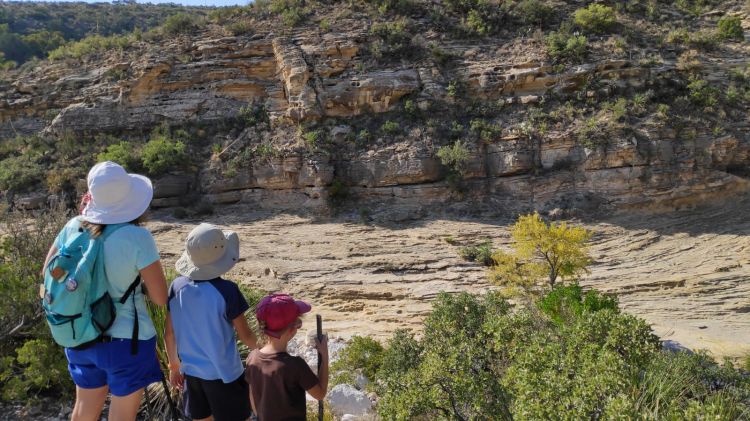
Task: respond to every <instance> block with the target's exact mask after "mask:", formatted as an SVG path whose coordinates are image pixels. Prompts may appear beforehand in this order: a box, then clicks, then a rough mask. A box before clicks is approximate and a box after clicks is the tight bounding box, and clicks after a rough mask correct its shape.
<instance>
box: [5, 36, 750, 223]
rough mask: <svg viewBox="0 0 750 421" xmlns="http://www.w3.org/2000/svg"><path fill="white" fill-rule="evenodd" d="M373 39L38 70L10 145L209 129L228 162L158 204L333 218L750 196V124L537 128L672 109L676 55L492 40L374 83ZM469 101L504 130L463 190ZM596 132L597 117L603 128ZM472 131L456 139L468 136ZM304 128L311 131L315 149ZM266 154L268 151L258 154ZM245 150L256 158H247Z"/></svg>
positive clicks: (122, 57) (733, 55)
mask: <svg viewBox="0 0 750 421" xmlns="http://www.w3.org/2000/svg"><path fill="white" fill-rule="evenodd" d="M368 37H370V35H369V34H368V32H367V31H365V30H361V31H360V30H357V28H353V29H352V31H351V32H330V33H326V34H321V33H320V31H311V30H300V31H296V32H287V33H286V34H284V35H278V34H276V33H274V32H265V33H256V34H254V35H252V36H219V35H218V34H217V33H216V31H211V30H206V31H204V32H202V33H201V34H198V35H194V36H191V37H188V36H184V37H180V38H177V39H174V40H171V41H169V42H167V43H165V44H164V45H147V44H146V43H143V42H142V43H140V44H138V45H137V46H136V47H134V49H133V51H129V52H128V53H127V54H124V53H120V54H109V55H106V56H105V57H102V58H101V59H100V60H90V61H88V62H85V63H83V64H80V65H75V66H73V65H71V64H69V63H65V62H62V63H59V62H58V63H45V64H41V65H39V66H38V67H37V68H36V69H33V70H32V71H27V72H25V73H19V75H18V78H17V79H16V80H14V81H12V82H10V83H5V85H4V86H3V87H2V88H3V89H2V92H1V93H0V121H1V123H0V136H2V137H4V138H9V137H12V136H13V135H15V134H19V133H20V134H32V133H36V132H43V133H45V134H46V135H49V136H62V135H65V134H67V135H71V134H72V135H73V136H79V137H85V136H90V135H91V134H93V133H110V134H114V135H117V136H124V137H128V136H139V135H143V133H147V132H148V131H149V130H151V129H152V128H154V127H156V126H158V125H160V124H164V123H167V124H169V125H172V126H190V127H193V128H196V127H197V128H199V129H201V128H208V129H215V130H214V131H213V132H212V133H218V134H216V135H215V137H214V138H213V140H209V142H207V143H206V145H209V144H212V143H213V144H218V145H219V146H221V148H220V149H221V150H222V152H221V153H220V154H217V153H216V152H215V151H214V153H213V155H212V156H209V155H210V154H211V153H210V152H209V151H208V149H209V148H208V147H194V152H195V156H196V159H197V161H198V164H199V165H198V167H200V170H198V171H196V173H195V174H191V175H189V176H174V175H173V176H170V177H167V178H165V179H164V180H159V181H158V182H157V185H158V186H159V187H160V188H159V189H158V194H157V200H156V201H155V205H156V206H174V205H178V204H180V203H181V198H182V197H184V196H185V195H187V194H200V195H203V196H204V197H205V198H206V199H207V200H209V201H211V202H214V203H238V202H240V203H250V204H254V205H256V206H261V207H273V208H276V207H287V208H295V209H299V208H309V209H325V208H327V207H328V206H329V205H330V203H331V200H332V199H335V197H331V191H332V190H331V186H332V185H343V186H345V188H346V191H347V193H348V197H352V198H356V199H357V200H358V201H360V203H364V204H365V205H364V206H381V205H387V206H401V207H403V208H404V209H411V210H413V211H414V213H413V214H414V215H420V214H422V213H424V212H428V211H435V210H445V209H455V210H458V211H463V210H465V209H468V208H471V209H474V210H479V211H481V210H499V209H501V210H507V211H522V210H529V209H537V210H543V211H550V210H552V209H555V208H560V209H563V210H566V209H567V210H571V211H574V210H587V211H589V210H596V209H599V210H603V209H610V208H623V207H631V206H636V207H644V206H660V205H665V206H673V205H675V204H677V205H680V204H689V203H692V202H696V201H703V200H706V199H708V198H710V197H724V196H727V195H730V194H733V193H735V192H739V191H746V190H748V188H750V183H748V181H747V179H746V178H743V177H742V176H741V175H742V173H743V171H741V170H738V169H741V168H744V167H746V166H747V164H748V162H749V161H750V137H749V136H748V128H749V127H748V122H747V119H746V118H741V119H735V117H733V116H727V115H726V114H725V115H724V117H721V116H718V117H716V118H718V119H722V118H723V119H724V120H725V121H724V123H725V125H724V128H723V129H722V130H716V129H713V130H712V129H711V128H709V127H703V128H701V127H698V128H691V129H689V130H686V129H684V127H682V128H675V127H674V125H670V124H669V122H668V121H667V122H666V123H665V122H664V121H660V120H659V117H658V116H657V115H656V113H655V112H654V111H653V107H652V108H649V109H647V110H646V111H645V112H641V113H640V114H638V115H637V117H634V118H632V119H630V120H628V121H627V122H626V123H621V124H619V125H620V128H619V129H618V130H610V131H607V132H605V133H603V134H602V133H599V134H598V136H600V137H601V138H603V141H598V142H593V143H592V142H587V141H586V139H583V137H582V136H581V134H580V133H581V127H582V126H583V125H584V123H582V122H581V121H580V119H576V118H572V119H569V120H565V119H563V118H557V119H556V120H555V119H552V120H549V123H545V126H544V128H543V129H540V128H539V127H533V125H534V122H533V119H532V118H531V117H529V114H530V113H531V112H534V111H535V110H537V111H538V110H549V109H550V107H549V104H551V103H557V104H560V107H562V106H563V104H565V103H566V102H567V104H568V107H571V108H575V107H578V106H579V105H576V104H582V105H581V106H582V107H586V106H587V105H586V104H589V105H590V103H591V101H600V102H603V101H606V100H607V99H610V98H615V97H616V96H617V95H631V94H632V93H633V92H636V93H637V92H648V93H649V94H653V93H654V92H656V95H662V96H669V95H670V94H669V93H670V92H675V90H679V89H680V88H679V87H677V88H675V86H678V85H679V79H680V77H681V76H680V74H679V72H678V70H677V69H676V67H677V65H676V54H674V53H672V54H671V55H670V54H669V53H664V54H662V55H661V56H660V59H659V60H658V64H657V65H654V64H653V63H645V62H644V60H636V59H632V60H630V59H620V58H612V57H607V56H606V55H597V56H592V57H590V60H589V62H587V63H585V64H580V65H574V66H567V67H565V66H553V65H552V63H551V62H550V61H549V60H546V59H545V58H544V57H543V56H541V55H540V54H539V53H538V51H536V52H535V50H534V49H533V48H531V49H527V50H525V51H524V52H523V53H518V52H514V51H513V49H512V48H505V47H506V46H504V45H503V42H504V41H500V40H484V41H477V43H476V44H475V45H469V46H467V45H460V44H457V43H452V44H451V43H447V44H446V45H445V46H443V48H444V49H445V50H446V51H447V52H448V53H449V54H451V55H452V57H453V61H452V64H451V65H450V66H448V67H446V66H441V65H439V64H436V63H435V62H433V61H429V60H415V61H413V62H410V61H404V60H402V61H400V62H398V63H396V62H395V61H394V62H392V63H391V64H388V63H386V64H383V65H380V66H375V67H374V68H368V67H367V63H370V61H368V60H367V54H368V52H367V48H368ZM514 42H515V44H514V45H516V47H517V46H518V45H517V44H519V43H518V41H517V40H516V41H514ZM528 42H529V43H530V45H533V43H534V41H533V40H528ZM662 53H663V52H662ZM745 53H746V51H745V49H744V48H743V47H738V48H737V49H735V50H732V51H728V52H727V51H723V52H721V53H716V54H715V57H713V58H714V60H713V62H712V63H707V64H706V68H705V69H706V70H705V73H706V74H708V75H709V79H711V78H713V79H714V80H716V81H717V82H716V83H717V84H718V86H724V85H726V83H727V79H726V77H727V76H726V74H727V72H728V71H729V69H730V68H732V67H736V66H738V65H744V64H745V63H744V61H745V57H746V55H745ZM112 74H118V75H120V76H119V79H118V78H114V79H113V78H112V77H111V75H112ZM592 81H595V82H596V83H592ZM683 88H684V87H683ZM670 89H671V90H670ZM457 91H459V93H456V92H457ZM407 99H408V102H409V107H410V109H409V110H406V108H405V106H406V102H407ZM587 99H588V100H590V101H589V102H588V103H587V102H586V100H587ZM568 101H573V103H572V105H571V102H568ZM576 101H577V102H576ZM477 102H481V103H483V104H491V105H492V106H493V107H495V108H494V110H495V111H492V112H490V113H489V114H487V113H485V115H488V117H487V120H488V121H490V123H491V124H493V125H495V126H496V127H497V129H496V130H493V131H490V132H489V134H488V135H486V136H485V135H483V136H482V137H481V139H478V140H477V141H475V142H474V141H469V142H468V143H467V148H468V153H469V159H468V163H467V165H466V167H465V168H464V169H463V170H462V172H461V179H462V180H461V183H460V186H459V187H457V186H456V185H455V183H452V182H449V181H447V179H446V177H447V176H449V175H450V174H449V173H450V172H449V171H448V168H447V167H446V166H444V165H443V164H442V163H441V160H440V159H439V158H438V156H437V150H438V147H439V146H441V145H444V144H446V143H450V139H451V137H450V135H447V136H446V135H444V134H440V131H439V130H435V129H434V128H431V125H432V126H434V125H435V124H436V123H435V121H437V123H441V120H445V121H442V122H443V123H445V122H447V121H448V120H449V119H451V118H453V117H452V116H454V115H455V112H454V111H451V110H453V109H456V108H463V107H469V106H474V104H475V103H477ZM251 106H254V107H261V109H262V110H263V112H264V113H266V114H267V118H268V126H266V127H265V128H259V127H245V128H244V129H243V128H239V129H238V128H236V127H235V128H231V129H227V130H225V131H221V130H220V129H217V128H221V127H224V126H226V125H227V122H228V121H232V120H233V119H234V120H237V119H240V120H242V119H243V118H244V113H246V112H247V111H246V110H247V109H249V107H251ZM545 107H546V108H545ZM576 111H577V110H572V111H571V112H572V113H575V112H576ZM743 112H744V111H743ZM743 112H738V113H737V114H735V116H736V115H744V114H743ZM378 115H382V116H383V117H378ZM414 115H419V118H417V117H414V118H412V117H410V116H414ZM385 118H388V119H389V120H388V122H390V123H392V126H391V128H390V129H389V130H385V129H383V130H379V129H378V128H377V127H375V128H374V129H372V130H370V131H368V130H366V129H364V130H363V129H362V127H370V128H372V127H373V124H374V123H371V122H370V123H368V122H367V121H368V119H370V120H374V121H377V122H381V121H384V119H385ZM596 118H597V117H596V115H593V114H592V116H591V117H590V118H589V121H593V123H592V124H593V125H594V126H595V125H596V123H597V122H596ZM417 119H421V120H420V121H421V122H413V121H410V120H417ZM391 120H392V121H391ZM731 120H734V121H731ZM368 124H369V126H368ZM394 124H395V128H394V127H393V125H394ZM358 125H359V126H358ZM467 126H468V121H466V122H465V124H463V127H462V130H463V132H462V134H460V135H459V136H458V137H470V136H473V134H472V133H473V132H471V131H469V129H468V128H467ZM358 127H359V129H358ZM384 127H385V126H384ZM308 128H309V130H308ZM201 130H202V129H201ZM306 131H310V132H312V133H313V134H311V135H310V136H311V137H310V139H311V140H310V141H309V142H308V144H307V145H305V141H304V140H303V139H307V137H305V132H306ZM394 132H397V133H396V134H394ZM590 135H591V136H594V134H593V133H591V134H590ZM584 137H585V136H584ZM320 139H325V142H327V143H326V144H325V146H324V147H322V146H321V145H320V143H321V141H320ZM316 141H317V142H318V144H315V142H316ZM259 145H261V146H263V147H265V148H266V149H264V150H265V151H266V152H267V153H265V154H259V153H257V152H258V151H259V150H260V149H259V147H260V146H259ZM246 151H254V152H255V153H253V154H250V153H249V152H248V153H247V155H248V156H249V158H248V159H244V160H243V159H240V158H238V157H240V156H242V154H243V152H246ZM230 161H231V162H230ZM230 164H231V165H230ZM230 167H231V169H230ZM736 174H738V175H736ZM162 185H163V187H162ZM446 203H449V205H447V206H441V207H439V208H436V207H435V205H436V204H446ZM467 203H471V204H472V205H471V206H467V205H466V204H467Z"/></svg>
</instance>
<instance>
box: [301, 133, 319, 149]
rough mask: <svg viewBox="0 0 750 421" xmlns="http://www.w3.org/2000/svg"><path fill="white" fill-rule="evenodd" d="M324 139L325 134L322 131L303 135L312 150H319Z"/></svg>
mask: <svg viewBox="0 0 750 421" xmlns="http://www.w3.org/2000/svg"><path fill="white" fill-rule="evenodd" d="M323 137H324V134H323V131H321V130H312V131H309V132H305V133H303V134H302V139H304V140H305V145H307V147H308V148H309V149H310V150H313V149H315V148H317V147H318V146H319V144H320V142H322V140H323Z"/></svg>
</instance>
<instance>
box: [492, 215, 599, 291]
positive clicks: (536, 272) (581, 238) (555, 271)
mask: <svg viewBox="0 0 750 421" xmlns="http://www.w3.org/2000/svg"><path fill="white" fill-rule="evenodd" d="M512 236H513V244H512V248H513V252H512V253H510V254H508V253H505V252H502V251H499V252H496V253H495V254H494V255H493V259H494V260H495V267H494V268H493V269H492V271H491V273H490V278H491V279H492V280H494V281H504V282H507V283H510V284H514V285H518V286H526V287H528V286H531V284H532V283H533V282H534V281H536V280H537V279H539V278H541V277H544V276H545V275H546V276H547V281H548V282H549V286H550V287H551V288H554V286H555V283H556V282H557V280H558V278H560V279H563V280H564V279H568V278H572V277H575V276H579V275H581V274H583V273H586V272H587V267H588V265H589V264H591V258H590V257H589V253H588V241H589V240H590V239H591V232H590V231H588V230H587V229H585V228H583V227H578V226H574V225H568V224H567V223H565V222H561V223H549V224H548V223H546V222H544V221H543V220H542V218H541V217H540V216H539V214H538V213H534V214H530V215H524V216H520V217H519V218H518V221H517V222H516V223H515V224H514V225H513V229H512Z"/></svg>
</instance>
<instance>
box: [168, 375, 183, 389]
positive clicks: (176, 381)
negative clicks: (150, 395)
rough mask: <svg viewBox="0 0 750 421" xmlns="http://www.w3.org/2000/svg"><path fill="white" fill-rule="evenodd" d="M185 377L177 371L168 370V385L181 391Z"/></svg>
mask: <svg viewBox="0 0 750 421" xmlns="http://www.w3.org/2000/svg"><path fill="white" fill-rule="evenodd" d="M184 382H185V376H183V375H182V373H180V371H179V370H169V383H170V384H171V385H172V386H173V387H175V388H176V389H177V390H182V387H183V384H184Z"/></svg>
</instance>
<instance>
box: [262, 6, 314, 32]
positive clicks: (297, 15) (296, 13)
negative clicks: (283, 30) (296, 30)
mask: <svg viewBox="0 0 750 421" xmlns="http://www.w3.org/2000/svg"><path fill="white" fill-rule="evenodd" d="M303 6H304V1H302V0H272V1H271V3H270V5H269V8H270V10H271V12H273V13H275V14H278V15H281V20H282V22H284V25H286V26H287V27H289V28H292V27H295V26H297V25H299V24H300V23H302V21H303V20H304V18H305V14H306V12H305V9H304V7H303Z"/></svg>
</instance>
